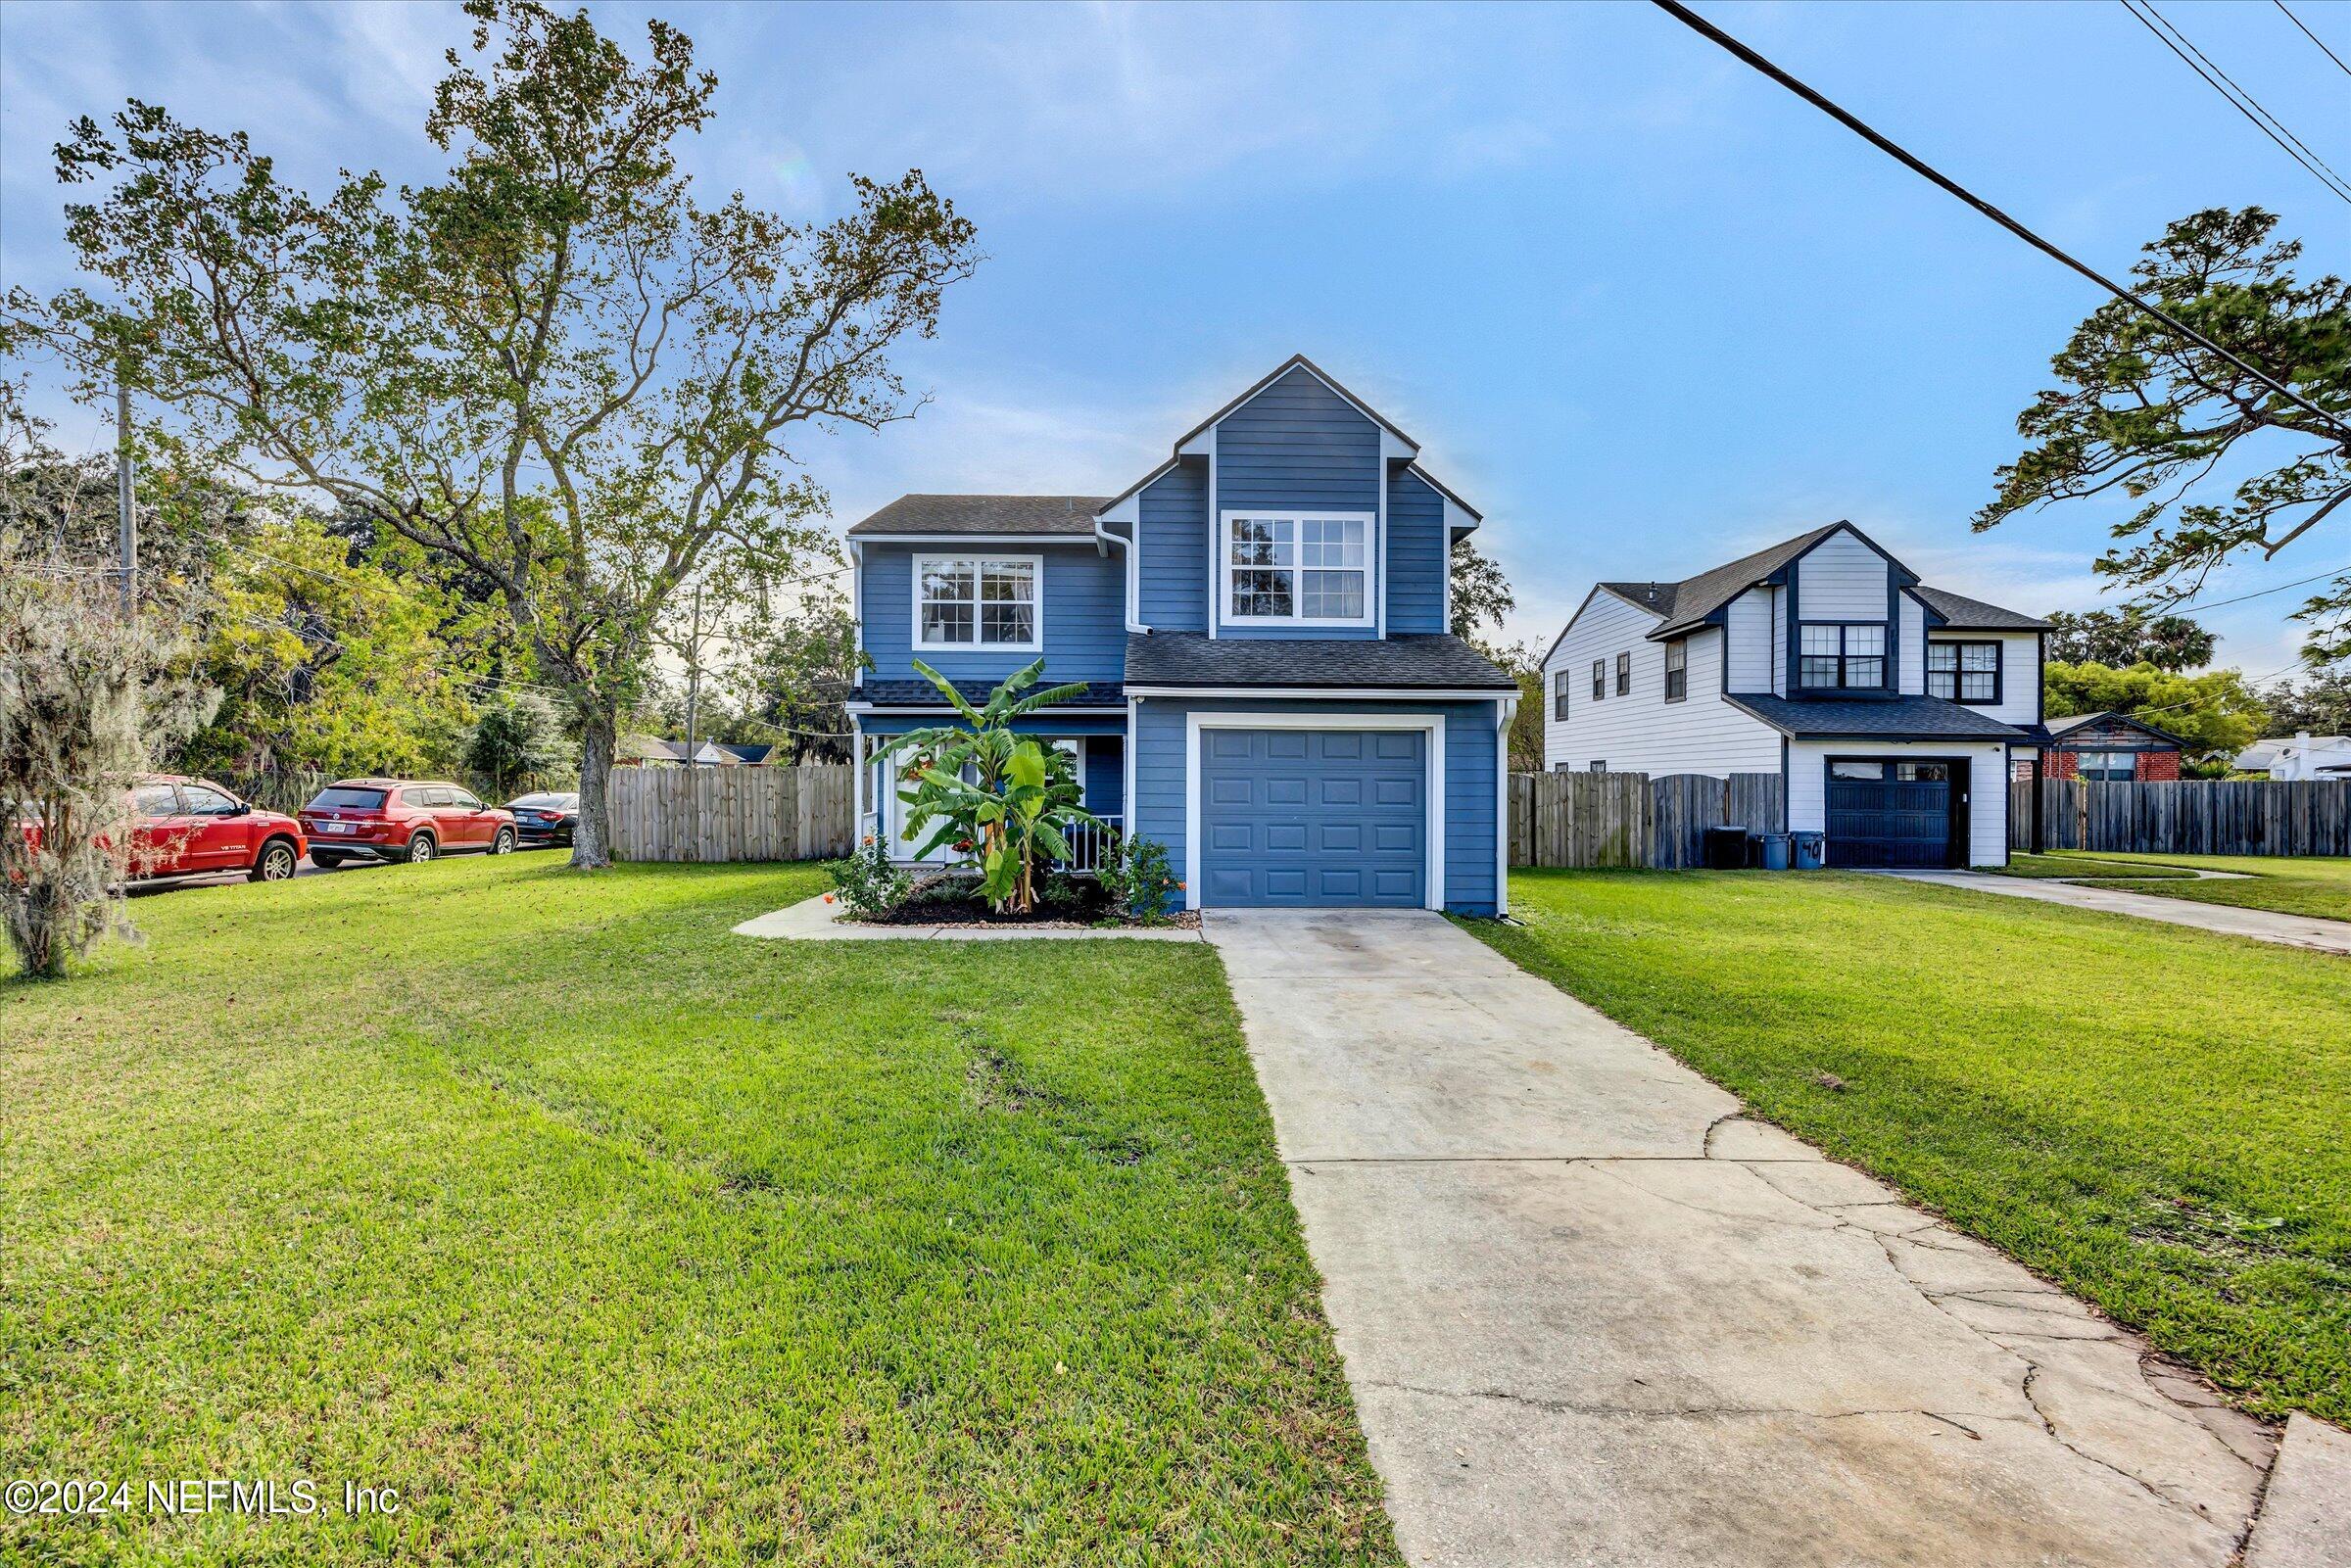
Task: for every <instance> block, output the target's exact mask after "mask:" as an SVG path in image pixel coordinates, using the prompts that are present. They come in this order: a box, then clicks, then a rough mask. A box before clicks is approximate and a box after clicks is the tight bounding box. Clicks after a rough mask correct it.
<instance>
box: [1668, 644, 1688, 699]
mask: <svg viewBox="0 0 2351 1568" xmlns="http://www.w3.org/2000/svg"><path fill="white" fill-rule="evenodd" d="M1689 694H1690V644H1689V643H1688V642H1686V641H1674V642H1668V643H1666V644H1665V700H1666V701H1668V702H1679V701H1681V700H1682V699H1683V698H1684V697H1686V696H1688V695H1689Z"/></svg>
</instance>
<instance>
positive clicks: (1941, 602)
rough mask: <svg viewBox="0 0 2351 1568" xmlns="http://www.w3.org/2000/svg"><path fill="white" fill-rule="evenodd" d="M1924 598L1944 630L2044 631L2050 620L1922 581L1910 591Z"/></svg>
mask: <svg viewBox="0 0 2351 1568" xmlns="http://www.w3.org/2000/svg"><path fill="white" fill-rule="evenodd" d="M1910 592H1911V593H1913V594H1917V595H1918V596H1919V597H1920V598H1921V599H1924V600H1925V601H1926V605H1927V608H1929V609H1931V610H1933V611H1934V612H1935V613H1936V614H1938V615H1940V616H1942V617H1943V627H1944V628H1945V629H1946V630H1951V631H1966V632H2045V631H2047V630H2048V629H2049V623H2048V622H2046V621H2043V620H2039V619H2036V618H2035V617H2033V616H2030V615H2026V614H2024V613H2022V612H2020V611H2017V610H2004V609H2001V608H2000V607H1999V606H1998V605H1997V604H1987V603H1985V602H1984V601H1983V600H1982V599H1980V598H1969V597H1968V596H1967V595H1966V594H1952V593H1947V592H1945V591H1944V590H1943V589H1940V588H1928V587H1926V586H1925V585H1924V584H1921V585H1920V586H1919V587H1917V588H1914V589H1912V590H1911V591H1910Z"/></svg>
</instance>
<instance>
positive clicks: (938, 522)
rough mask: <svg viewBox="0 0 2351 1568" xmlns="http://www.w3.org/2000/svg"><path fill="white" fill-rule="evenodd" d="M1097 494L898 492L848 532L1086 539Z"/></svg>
mask: <svg viewBox="0 0 2351 1568" xmlns="http://www.w3.org/2000/svg"><path fill="white" fill-rule="evenodd" d="M1105 504H1106V502H1105V501H1104V500H1103V499H1102V498H1101V497H1099V496H900V497H899V498H898V499H896V500H893V501H891V502H890V503H889V504H888V505H887V506H885V507H883V508H882V509H881V510H880V511H878V512H876V513H874V514H873V515H872V516H871V517H868V518H866V519H864V520H863V521H861V522H858V523H856V524H854V525H852V526H851V527H850V529H849V537H851V538H852V539H871V538H874V537H876V536H882V537H888V536H889V535H892V534H897V535H909V534H913V535H920V534H1072V535H1084V536H1085V537H1087V538H1091V537H1092V536H1093V532H1094V513H1095V512H1096V511H1098V510H1100V509H1101V507H1102V506H1103V505H1105Z"/></svg>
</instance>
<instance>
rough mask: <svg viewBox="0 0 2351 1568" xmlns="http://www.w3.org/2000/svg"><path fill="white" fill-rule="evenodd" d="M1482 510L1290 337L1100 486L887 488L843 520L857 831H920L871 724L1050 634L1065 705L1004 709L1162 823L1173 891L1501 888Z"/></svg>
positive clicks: (912, 709)
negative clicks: (888, 496) (983, 491)
mask: <svg viewBox="0 0 2351 1568" xmlns="http://www.w3.org/2000/svg"><path fill="white" fill-rule="evenodd" d="M1478 520H1479V519H1478V514H1477V513H1476V512H1475V511H1474V510H1472V509H1471V508H1470V507H1469V506H1468V505H1467V504H1466V503H1465V502H1463V500H1462V499H1460V498H1459V497H1457V496H1455V495H1454V494H1453V492H1452V491H1450V490H1448V489H1446V488H1445V486H1444V485H1443V484H1441V483H1439V482H1438V481H1437V480H1436V479H1435V478H1434V477H1432V476H1431V475H1430V474H1429V473H1428V471H1427V470H1426V469H1425V468H1423V467H1422V466H1421V464H1420V449H1419V447H1418V446H1417V445H1416V444H1415V443H1414V442H1413V440H1412V439H1411V438H1410V437H1408V436H1406V435H1405V434H1404V432H1403V431H1401V430H1399V429H1397V428H1396V426H1395V425H1393V424H1392V423H1390V422H1389V421H1388V420H1387V419H1385V418H1384V417H1382V416H1381V415H1380V414H1379V413H1378V412H1376V411H1375V410H1373V409H1372V408H1370V407H1369V406H1367V404H1365V403H1364V402H1363V401H1362V400H1361V399H1359V398H1357V397H1355V396H1354V395H1353V394H1352V393H1350V392H1348V391H1347V389H1346V388H1344V387H1342V386H1340V385H1339V384H1338V383H1337V382H1336V381H1334V380H1332V379H1331V378H1330V377H1329V376H1327V375H1325V374H1324V373H1323V372H1322V371H1321V370H1319V368H1317V367H1316V366H1315V365H1314V364H1313V363H1312V362H1310V361H1309V360H1308V359H1306V358H1305V357H1304V356H1296V357H1293V358H1291V359H1290V360H1289V361H1287V362H1286V363H1284V364H1282V365H1281V366H1280V367H1278V368H1277V369H1275V370H1274V371H1273V372H1272V373H1271V375H1269V376H1267V377H1265V379H1263V380H1261V381H1259V382H1258V383H1257V384H1256V385H1254V386H1252V387H1250V388H1249V389H1248V390H1247V391H1245V392H1243V393H1242V394H1241V395H1240V396H1239V397H1237V398H1235V399H1233V400H1232V402H1230V403H1228V404H1225V405H1224V406H1223V407H1222V408H1220V409H1218V410H1217V411H1216V412H1215V413H1214V414H1212V415H1210V416H1209V417H1208V418H1207V419H1205V420H1203V421H1202V422H1201V423H1200V424H1199V425H1198V426H1196V427H1195V428H1193V429H1192V430H1190V431H1187V432H1186V433H1185V434H1184V435H1183V436H1182V437H1181V438H1179V439H1178V440H1177V441H1176V445H1175V450H1174V451H1173V453H1172V454H1171V455H1170V456H1169V458H1168V460H1167V461H1166V462H1164V463H1162V464H1161V465H1160V466H1159V467H1157V468H1155V469H1153V470H1152V471H1151V472H1150V473H1148V474H1146V475H1144V476H1143V477H1142V478H1141V479H1139V480H1137V481H1136V482H1135V483H1134V484H1132V485H1130V486H1128V488H1127V489H1126V490H1124V491H1122V492H1120V493H1119V494H1117V495H1115V496H950V495H921V496H904V497H900V498H899V499H896V500H894V501H892V502H890V503H889V504H888V505H887V506H885V507H883V508H882V509H881V510H880V511H878V512H876V513H874V514H873V515H872V516H871V517H868V518H866V519H865V520H864V521H862V522H860V523H857V524H856V525H855V526H853V527H852V528H850V529H849V531H848V546H849V552H850V558H851V561H852V563H853V568H854V581H855V589H854V594H855V598H856V603H857V613H858V619H859V627H860V638H861V646H862V649H863V651H864V653H865V655H866V657H867V659H868V660H869V661H870V664H871V668H870V669H868V670H867V671H866V672H865V673H864V674H863V676H862V677H861V678H860V682H859V685H858V687H857V689H856V691H855V692H854V694H853V699H852V700H851V701H850V703H849V717H850V722H851V724H852V725H853V726H854V728H855V730H856V749H857V758H858V762H859V767H858V786H857V787H858V799H857V810H858V815H859V820H860V823H861V824H862V825H863V831H864V832H871V833H875V834H877V835H880V836H882V837H884V839H885V841H887V842H889V843H892V844H893V845H896V846H897V848H898V851H899V853H901V854H902V855H905V856H911V855H912V854H913V852H914V849H915V847H916V846H915V845H914V844H913V843H911V842H909V841H908V840H907V838H906V836H905V832H904V825H903V821H902V816H901V812H902V808H901V806H900V803H899V802H898V800H897V798H896V795H897V790H896V788H895V786H894V784H893V782H892V781H891V780H889V779H888V777H887V770H886V768H885V767H884V766H883V765H881V764H880V763H878V762H877V761H876V760H875V758H874V750H875V737H877V736H889V735H893V734H900V733H903V732H905V731H907V730H909V729H918V728H922V727H925V726H929V725H934V724H937V723H941V722H944V721H946V720H947V719H949V718H950V717H951V710H950V709H948V708H947V707H946V706H945V705H944V704H943V703H942V702H941V701H940V700H939V696H938V693H937V691H936V690H935V689H933V688H932V687H931V685H930V684H929V683H928V682H926V681H924V680H923V679H922V678H921V676H920V675H918V674H917V673H916V671H915V669H914V661H915V660H916V659H918V658H919V659H921V660H923V661H924V662H925V663H927V664H929V665H930V666H931V667H932V668H934V669H936V670H937V671H938V672H939V673H940V674H941V675H942V676H945V677H946V678H947V679H949V680H951V681H953V682H954V683H955V684H956V686H957V688H958V689H960V690H962V691H964V692H965V693H966V694H967V695H969V696H971V697H973V698H975V699H977V698H980V697H983V696H984V695H985V693H986V692H987V690H988V689H991V688H992V687H993V686H994V685H995V683H996V682H998V681H1001V680H1002V679H1003V678H1004V677H1005V676H1007V675H1010V674H1011V673H1012V672H1013V671H1015V670H1017V669H1019V668H1021V667H1022V666H1023V665H1025V664H1028V663H1029V662H1030V661H1032V660H1033V659H1036V658H1038V657H1040V656H1041V657H1042V658H1043V659H1044V661H1045V669H1044V679H1045V680H1046V681H1047V682H1048V683H1055V684H1060V683H1072V682H1081V683H1083V684H1084V686H1085V694H1084V696H1083V697H1082V698H1080V700H1078V701H1074V702H1071V703H1067V704H1064V705H1061V706H1057V707H1054V708H1051V709H1048V710H1046V711H1044V712H1041V713H1039V714H1037V715H1035V716H1033V717H1032V719H1030V720H1027V721H1024V725H1023V727H1024V728H1025V729H1027V730H1029V731H1031V732H1032V733H1034V734H1036V735H1038V736H1045V737H1049V738H1051V739H1052V740H1054V741H1055V742H1056V743H1058V744H1060V745H1062V746H1064V747H1066V748H1068V749H1069V750H1070V751H1071V752H1072V753H1073V754H1074V756H1075V758H1076V760H1077V763H1078V766H1079V774H1080V779H1081V780H1082V781H1083V787H1084V791H1085V797H1084V804H1085V806H1086V809H1087V810H1088V811H1090V812H1092V813H1093V814H1095V815H1096V816H1099V817H1102V818H1104V819H1105V820H1107V821H1109V822H1112V823H1114V824H1117V825H1119V826H1120V827H1121V828H1122V829H1123V830H1125V831H1128V832H1133V833H1136V834H1139V835H1141V836H1142V837H1145V838H1149V839H1155V840H1157V841H1158V842H1160V843H1162V844H1164V845H1166V846H1167V850H1168V857H1169V863H1170V865H1171V866H1172V867H1173V868H1175V869H1176V875H1177V876H1178V877H1179V878H1181V879H1182V880H1183V885H1184V902H1185V904H1186V906H1187V907H1189V908H1195V909H1197V908H1202V907H1216V906H1251V905H1255V906H1298V907H1310V906H1342V907H1344V906H1391V907H1399V908H1411V909H1418V908H1427V909H1450V910H1455V911H1460V912H1463V913H1468V914H1483V915H1492V914H1498V913H1500V912H1501V911H1502V910H1503V908H1504V907H1505V900H1506V898H1507V889H1506V886H1505V881H1504V876H1503V865H1502V857H1503V851H1504V841H1505V834H1504V833H1503V832H1502V831H1501V826H1502V823H1503V818H1504V811H1505V806H1504V800H1503V787H1504V783H1505V778H1506V774H1505V766H1504V764H1505V760H1506V757H1507V749H1508V738H1507V737H1508V733H1509V729H1510V723H1511V710H1512V708H1513V707H1514V706H1515V705H1516V702H1517V697H1518V689H1517V686H1516V684H1515V683H1514V682H1513V681H1512V680H1511V677H1510V676H1509V675H1507V674H1505V673H1504V672H1503V671H1502V670H1501V669H1499V668H1497V667H1496V666H1495V665H1494V664H1493V663H1492V662H1490V661H1489V660H1487V659H1486V658H1484V657H1483V656H1481V655H1480V654H1478V653H1477V652H1476V651H1475V650H1474V649H1472V648H1471V647H1469V646H1468V644H1466V643H1464V642H1463V641H1461V640H1460V639H1459V638H1456V637H1454V636H1452V635H1451V633H1450V632H1449V630H1448V628H1449V625H1450V621H1451V589H1450V571H1449V567H1450V562H1451V558H1452V547H1453V542H1454V541H1455V540H1457V539H1460V538H1462V537H1463V535H1465V534H1467V533H1468V532H1469V531H1470V530H1472V529H1474V528H1475V527H1477V525H1478Z"/></svg>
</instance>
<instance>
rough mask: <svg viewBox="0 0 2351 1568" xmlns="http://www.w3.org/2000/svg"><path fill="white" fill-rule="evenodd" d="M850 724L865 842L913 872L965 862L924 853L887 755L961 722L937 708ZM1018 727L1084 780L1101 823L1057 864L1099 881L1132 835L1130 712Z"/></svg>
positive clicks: (871, 715) (947, 854)
mask: <svg viewBox="0 0 2351 1568" xmlns="http://www.w3.org/2000/svg"><path fill="white" fill-rule="evenodd" d="M850 722H851V724H852V725H853V726H854V727H855V734H854V736H853V740H854V748H855V757H856V770H857V799H856V811H857V837H858V842H860V843H863V842H864V841H865V840H866V839H868V838H872V839H874V840H876V841H878V842H880V843H882V844H884V845H886V846H888V851H889V856H890V859H891V860H892V861H893V862H894V863H896V864H897V865H900V866H903V867H905V868H906V869H908V870H910V871H912V870H922V869H932V870H936V869H939V868H943V867H946V866H951V865H954V864H955V863H956V862H957V861H959V860H961V859H963V858H964V857H963V856H961V855H959V854H956V853H954V852H953V851H950V850H941V851H938V852H936V853H934V854H932V855H929V856H925V855H921V854H919V853H918V851H919V850H920V849H921V847H922V844H921V838H920V836H915V835H910V834H909V833H908V832H907V830H906V825H905V808H904V806H903V804H902V803H901V802H900V801H899V799H898V790H899V788H900V784H899V781H898V779H897V778H896V772H897V766H896V760H897V759H885V758H884V757H883V756H882V755H881V752H882V749H883V747H885V746H886V745H888V743H889V741H890V740H891V739H892V738H893V737H895V736H901V735H905V734H907V733H908V732H910V731H915V730H929V729H936V728H937V727H939V726H941V725H948V724H954V723H956V722H957V721H956V715H955V713H954V710H952V709H950V708H946V707H936V708H931V709H927V710H925V709H906V710H897V711H889V712H883V711H877V710H874V709H867V710H865V711H858V710H857V709H854V708H852V710H851V713H850ZM1013 728H1014V730H1015V732H1016V733H1018V734H1021V735H1025V736H1035V737H1036V738H1037V739H1039V740H1041V741H1044V742H1045V743H1046V744H1048V745H1052V746H1055V747H1058V748H1060V749H1061V750H1063V751H1066V752H1068V753H1069V754H1070V756H1071V759H1072V762H1073V763H1074V765H1075V767H1076V770H1077V774H1078V782H1079V790H1080V794H1079V804H1080V805H1081V806H1083V807H1084V808H1085V810H1086V811H1087V812H1088V813H1089V814H1090V815H1091V816H1092V817H1094V818H1095V822H1094V823H1092V824H1087V825H1082V826H1080V827H1079V828H1078V829H1076V830H1075V831H1074V832H1071V833H1070V834H1069V838H1070V850H1071V853H1070V856H1069V858H1068V859H1067V860H1062V861H1056V862H1055V863H1054V868H1053V869H1054V870H1056V871H1059V872H1064V873H1067V874H1069V875H1072V876H1080V877H1090V876H1093V875H1094V874H1096V873H1097V872H1099V871H1100V870H1101V867H1102V862H1103V860H1104V858H1105V857H1106V856H1107V854H1108V853H1109V851H1110V848H1111V845H1112V844H1113V843H1114V842H1115V841H1116V839H1117V837H1118V835H1119V834H1120V833H1122V832H1125V830H1126V820H1127V819H1126V793H1127V714H1126V710H1125V709H1124V708H1123V707H1122V708H1119V709H1117V710H1114V711H1110V712H1104V711H1099V710H1097V711H1092V712H1082V711H1076V710H1073V709H1065V708H1055V709H1052V710H1050V711H1048V712H1043V713H1038V714H1034V715H1032V716H1031V717H1029V718H1026V719H1020V720H1016V721H1014V725H1013ZM923 836H927V835H923Z"/></svg>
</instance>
